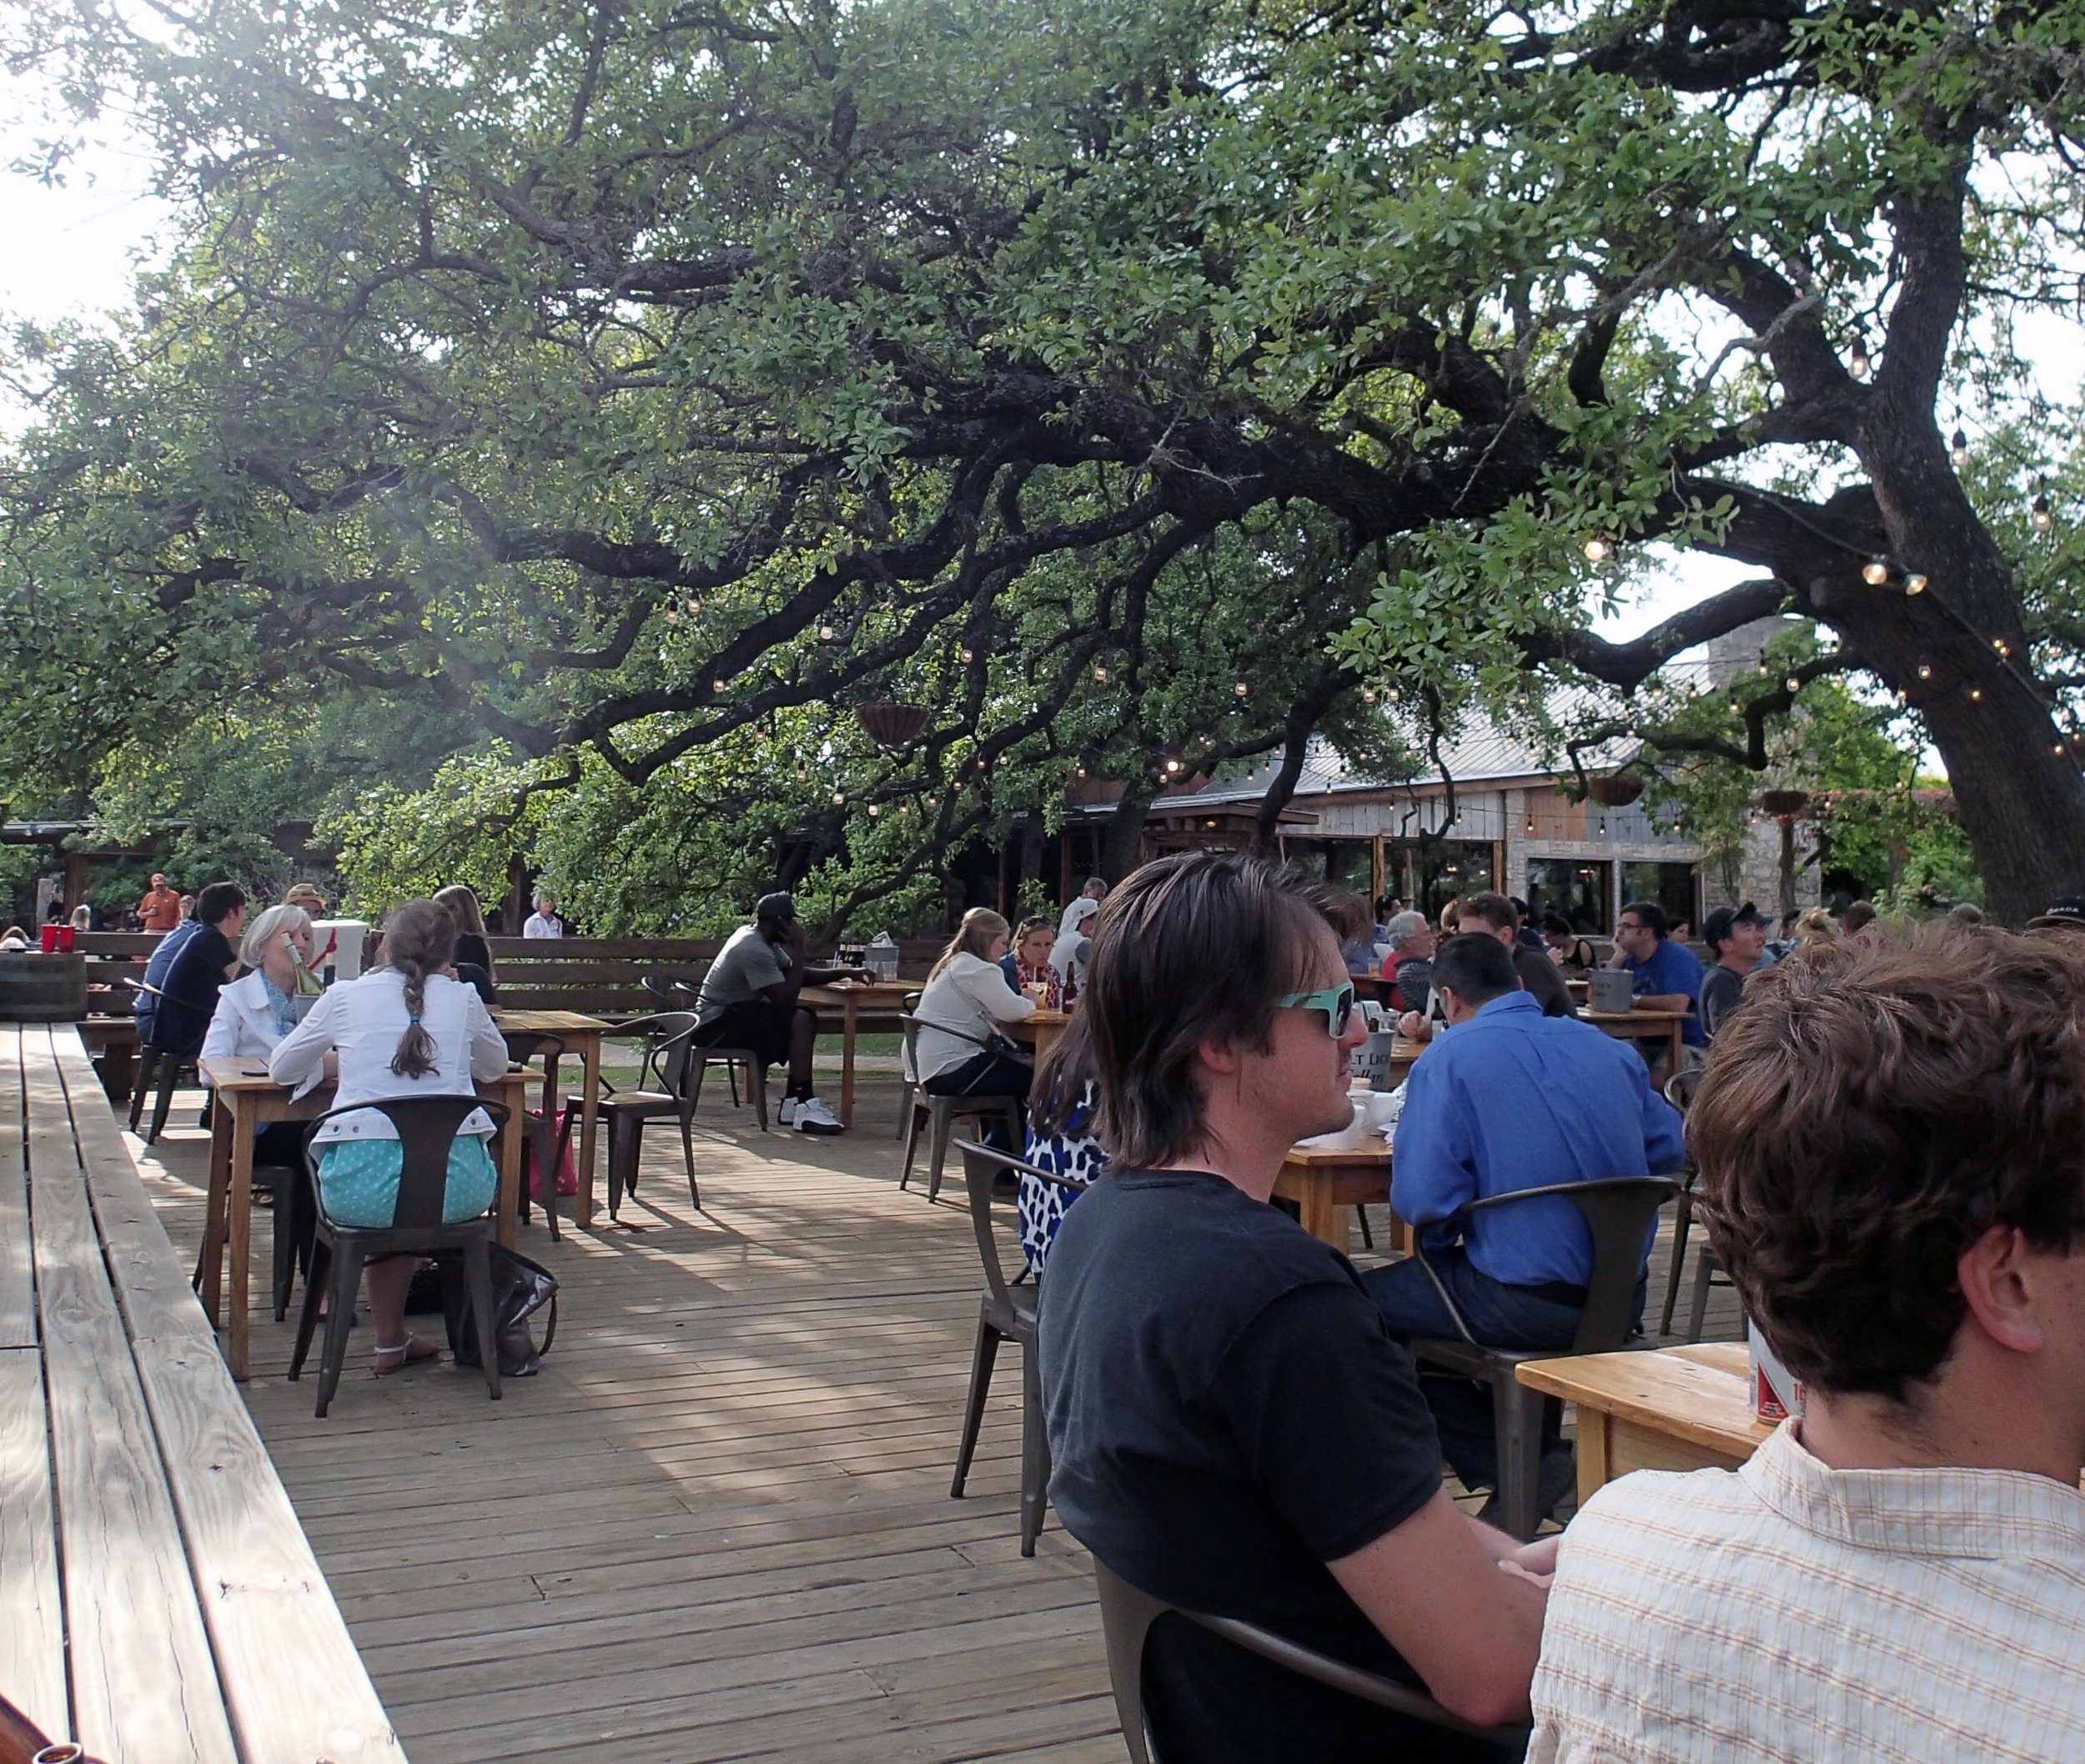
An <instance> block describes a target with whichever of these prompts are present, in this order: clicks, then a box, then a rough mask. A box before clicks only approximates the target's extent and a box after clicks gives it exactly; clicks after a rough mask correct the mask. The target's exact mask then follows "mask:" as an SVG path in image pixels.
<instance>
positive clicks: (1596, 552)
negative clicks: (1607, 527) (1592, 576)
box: [1585, 533, 1615, 564]
mask: <svg viewBox="0 0 2085 1764" xmlns="http://www.w3.org/2000/svg"><path fill="white" fill-rule="evenodd" d="M1613 555H1615V542H1614V540H1611V539H1610V538H1609V537H1608V536H1607V535H1605V533H1595V534H1594V535H1593V536H1592V537H1591V538H1590V539H1589V540H1586V541H1585V561H1586V562H1587V563H1589V564H1604V563H1605V562H1606V561H1607V560H1608V559H1609V558H1610V557H1612V556H1613Z"/></svg>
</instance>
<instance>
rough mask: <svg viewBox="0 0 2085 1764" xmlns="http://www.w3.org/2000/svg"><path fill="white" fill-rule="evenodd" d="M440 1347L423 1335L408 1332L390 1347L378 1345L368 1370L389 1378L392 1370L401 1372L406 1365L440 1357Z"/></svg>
mask: <svg viewBox="0 0 2085 1764" xmlns="http://www.w3.org/2000/svg"><path fill="white" fill-rule="evenodd" d="M441 1351H442V1350H441V1349H440V1348H438V1347H437V1346H435V1344H434V1343H433V1342H431V1341H430V1340H428V1339H426V1338H425V1336H422V1335H414V1334H408V1335H407V1336H406V1338H405V1339H404V1340H403V1341H401V1342H399V1343H398V1344H396V1345H394V1346H392V1347H388V1348H387V1347H383V1346H380V1345H379V1347H378V1349H377V1350H376V1359H375V1360H374V1363H373V1364H371V1365H370V1367H369V1370H370V1371H371V1372H372V1373H374V1375H376V1376H377V1377H379V1378H389V1376H390V1375H392V1374H393V1373H394V1372H403V1371H404V1369H406V1368H407V1367H408V1366H416V1365H419V1364H421V1363H422V1362H423V1361H425V1360H430V1359H440V1358H441Z"/></svg>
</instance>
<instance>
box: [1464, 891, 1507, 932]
mask: <svg viewBox="0 0 2085 1764" xmlns="http://www.w3.org/2000/svg"><path fill="white" fill-rule="evenodd" d="M1472 919H1481V920H1482V921H1483V922H1485V924H1487V925H1489V926H1490V927H1491V928H1492V929H1493V930H1494V931H1518V930H1519V929H1520V909H1519V908H1518V907H1515V905H1514V904H1513V902H1511V901H1510V900H1508V899H1507V898H1506V897H1505V895H1503V894H1493V893H1490V892H1485V893H1481V894H1465V896H1463V897H1462V917H1460V918H1459V919H1458V920H1457V921H1456V923H1457V924H1458V925H1460V926H1462V927H1465V928H1467V927H1469V924H1470V921H1471V920H1472Z"/></svg>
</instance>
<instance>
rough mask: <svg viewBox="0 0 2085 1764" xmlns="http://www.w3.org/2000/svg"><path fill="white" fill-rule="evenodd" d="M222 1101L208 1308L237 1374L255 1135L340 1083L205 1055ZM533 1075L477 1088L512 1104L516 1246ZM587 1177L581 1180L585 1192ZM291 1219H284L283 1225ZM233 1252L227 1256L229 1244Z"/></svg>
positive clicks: (508, 1132) (504, 1196)
mask: <svg viewBox="0 0 2085 1764" xmlns="http://www.w3.org/2000/svg"><path fill="white" fill-rule="evenodd" d="M202 1069H203V1077H204V1078H207V1079H208V1081H209V1084H210V1088H211V1090H212V1092H213V1093H214V1095H215V1097H216V1098H217V1101H216V1106H215V1107H214V1108H212V1109H211V1111H210V1184H209V1189H208V1195H207V1197H206V1199H205V1202H204V1206H205V1212H204V1215H203V1284H202V1285H201V1287H200V1288H199V1289H198V1297H199V1298H200V1299H201V1300H202V1304H203V1310H204V1312H205V1313H206V1314H208V1317H209V1319H210V1320H211V1322H212V1323H213V1324H217V1323H219V1321H224V1322H225V1323H226V1324H227V1328H226V1339H225V1349H224V1359H225V1363H226V1364H228V1365H229V1366H230V1368H231V1370H232V1376H233V1377H234V1378H236V1379H240V1380H244V1379H245V1378H246V1377H247V1376H248V1373H249V1343H248V1338H249V1333H250V1328H251V1324H252V1318H251V1316H250V1314H249V1260H250V1255H251V1249H250V1246H251V1244H252V1240H253V1230H254V1133H255V1132H256V1130H257V1129H259V1128H261V1127H264V1126H265V1125H266V1124H267V1123H269V1122H271V1121H311V1120H315V1119H317V1118H318V1117H319V1116H320V1115H322V1114H324V1113H325V1112H326V1111H327V1110H328V1109H329V1108H332V1107H333V1086H332V1085H331V1084H329V1083H324V1084H320V1085H319V1086H317V1087H316V1088H314V1089H312V1090H310V1091H308V1092H307V1093H305V1094H304V1095H303V1096H301V1097H298V1096H293V1095H292V1094H291V1093H290V1090H289V1086H288V1085H286V1084H278V1083H276V1082H275V1081H274V1079H273V1078H270V1077H269V1075H268V1068H267V1067H266V1066H264V1065H263V1064H262V1063H260V1062H259V1061H258V1060H256V1059H253V1058H245V1059H206V1060H204V1061H203V1062H202ZM528 1086H529V1075H528V1074H527V1073H525V1072H520V1071H514V1072H509V1073H505V1075H504V1076H503V1077H500V1078H495V1079H494V1080H493V1081H492V1082H491V1083H488V1084H480V1085H479V1086H478V1094H479V1095H480V1096H481V1097H485V1098H490V1099H491V1100H493V1101H495V1102H500V1103H505V1104H506V1105H507V1108H508V1111H509V1122H508V1125H507V1127H506V1128H505V1130H504V1131H503V1132H502V1133H500V1199H499V1206H498V1212H497V1217H498V1222H499V1223H498V1226H497V1230H498V1234H499V1239H500V1242H501V1243H502V1244H505V1245H506V1246H507V1247H508V1248H509V1249H512V1248H513V1247H514V1241H515V1238H516V1237H517V1236H518V1235H519V1234H520V1220H521V1135H522V1131H523V1129H522V1125H521V1113H522V1111H523V1109H525V1108H526V1107H527V1106H528ZM584 1189H585V1184H581V1192H582V1193H583V1192H584ZM276 1229H284V1221H281V1220H278V1221H277V1226H276ZM228 1251H229V1256H228V1254H227V1252H228ZM227 1260H229V1262H230V1264H231V1275H230V1281H229V1284H230V1287H231V1292H230V1299H229V1304H230V1315H229V1319H227V1318H226V1315H225V1293H224V1285H225V1276H224V1264H225V1263H226V1262H227Z"/></svg>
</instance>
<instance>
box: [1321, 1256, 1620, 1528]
mask: <svg viewBox="0 0 2085 1764" xmlns="http://www.w3.org/2000/svg"><path fill="white" fill-rule="evenodd" d="M1426 1259H1427V1261H1428V1262H1429V1263H1430V1264H1432V1265H1433V1269H1434V1273H1435V1274H1439V1276H1440V1279H1441V1284H1443V1285H1444V1286H1445V1287H1446V1288H1447V1289H1448V1291H1449V1296H1450V1297H1452V1298H1453V1299H1454V1301H1455V1308H1456V1309H1458V1310H1459V1311H1460V1312H1461V1313H1462V1316H1463V1321H1464V1322H1465V1323H1466V1324H1468V1325H1469V1326H1470V1334H1472V1335H1474V1336H1475V1337H1476V1338H1477V1339H1478V1340H1479V1341H1480V1343H1482V1344H1484V1345H1485V1347H1488V1348H1519V1349H1552V1350H1555V1351H1559V1352H1561V1351H1562V1350H1564V1349H1567V1348H1569V1347H1570V1344H1571V1343H1572V1341H1573V1339H1575V1337H1576V1336H1577V1334H1578V1318H1579V1309H1580V1308H1579V1306H1577V1305H1575V1304H1564V1303H1561V1302H1560V1301H1559V1300H1557V1299H1546V1298H1544V1297H1542V1296H1541V1295H1540V1294H1536V1293H1534V1292H1530V1290H1529V1289H1527V1288H1526V1287H1525V1286H1509V1285H1507V1284H1505V1282H1504V1281H1502V1280H1495V1279H1492V1278H1491V1276H1490V1274H1482V1273H1480V1272H1479V1271H1478V1270H1477V1269H1475V1267H1473V1266H1472V1265H1471V1264H1470V1258H1469V1255H1468V1254H1466V1253H1465V1250H1464V1249H1463V1248H1462V1246H1461V1245H1460V1244H1455V1245H1454V1246H1453V1247H1451V1248H1449V1249H1429V1250H1428V1251H1427V1252H1426ZM1361 1280H1362V1284H1364V1285H1365V1286H1366V1287H1367V1288H1368V1289H1369V1297H1370V1298H1372V1299H1374V1300H1375V1302H1376V1305H1377V1308H1378V1309H1380V1310H1381V1311H1382V1313H1383V1319H1384V1322H1385V1323H1387V1324H1389V1330H1390V1333H1391V1334H1393V1335H1394V1336H1396V1337H1397V1339H1399V1340H1400V1341H1409V1340H1410V1339H1413V1338H1414V1336H1424V1335H1431V1336H1439V1337H1445V1338H1447V1339H1450V1340H1457V1339H1460V1336H1459V1332H1458V1331H1457V1329H1456V1328H1455V1325H1454V1321H1453V1319H1451V1318H1450V1317H1449V1314H1448V1308H1447V1306H1445V1305H1444V1304H1442V1303H1441V1301H1440V1294H1439V1292H1437V1291H1436V1290H1435V1289H1434V1283H1433V1282H1432V1281H1431V1280H1429V1279H1428V1278H1427V1277H1426V1270H1425V1269H1424V1268H1422V1267H1421V1266H1420V1265H1419V1259H1418V1258H1417V1257H1416V1256H1407V1257H1406V1258H1405V1259H1404V1260H1403V1261H1401V1262H1393V1263H1391V1264H1389V1266H1388V1267H1386V1268H1371V1269H1369V1271H1368V1272H1367V1273H1366V1274H1363V1275H1362V1276H1361ZM1636 1314H1637V1317H1638V1319H1639V1320H1640V1319H1641V1317H1642V1314H1643V1293H1642V1291H1641V1289H1639V1290H1638V1292H1637V1295H1636ZM1419 1388H1420V1389H1421V1390H1424V1392H1425V1393H1426V1405H1427V1407H1428V1408H1429V1409H1431V1410H1433V1411H1434V1426H1435V1428H1436V1429H1438V1430H1439V1434H1440V1446H1441V1451H1442V1453H1443V1455H1444V1456H1445V1457H1446V1458H1447V1460H1448V1461H1449V1463H1450V1464H1452V1465H1454V1467H1455V1474H1456V1475H1457V1476H1459V1478H1461V1480H1462V1485H1463V1486H1464V1487H1465V1488H1467V1489H1483V1488H1495V1487H1496V1486H1497V1485H1498V1482H1499V1447H1498V1435H1497V1433H1496V1431H1495V1428H1494V1426H1493V1423H1492V1413H1491V1392H1490V1390H1489V1389H1487V1388H1486V1387H1485V1385H1480V1384H1476V1383H1475V1382H1473V1381H1472V1380H1469V1379H1466V1378H1457V1377H1454V1375H1451V1374H1446V1373H1435V1372H1430V1371H1426V1370H1424V1369H1422V1370H1421V1372H1420V1374H1419ZM1562 1425H1563V1424H1562V1417H1561V1408H1560V1405H1556V1404H1551V1405H1550V1408H1549V1410H1548V1413H1547V1416H1546V1419H1545V1421H1544V1424H1543V1450H1545V1452H1546V1451H1548V1450H1550V1449H1551V1448H1552V1446H1554V1445H1561V1443H1562Z"/></svg>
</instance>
